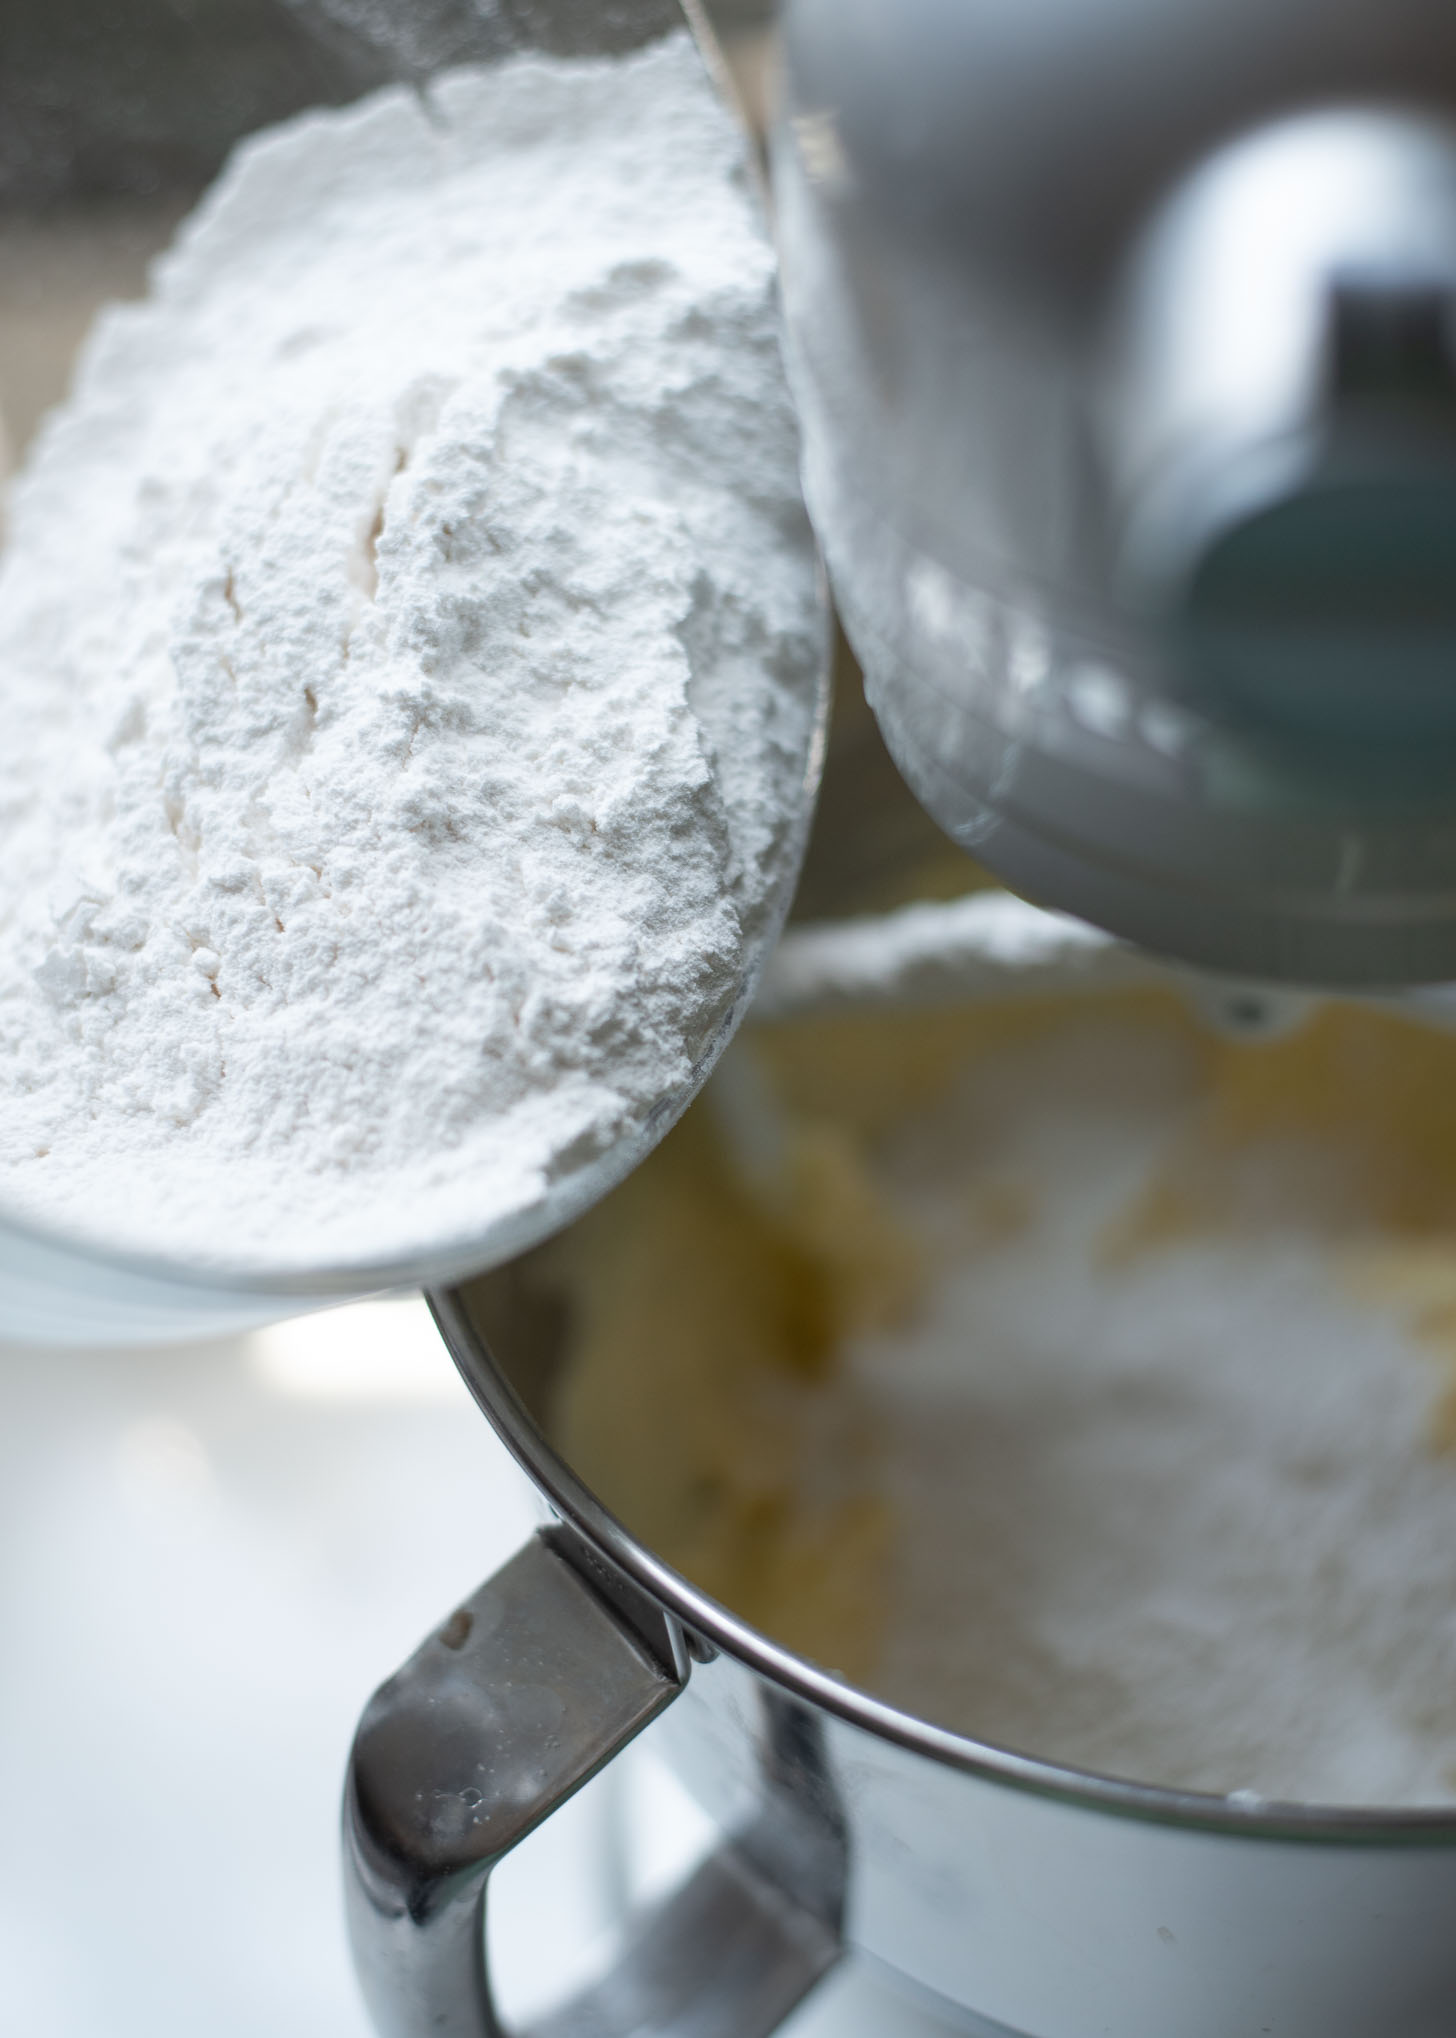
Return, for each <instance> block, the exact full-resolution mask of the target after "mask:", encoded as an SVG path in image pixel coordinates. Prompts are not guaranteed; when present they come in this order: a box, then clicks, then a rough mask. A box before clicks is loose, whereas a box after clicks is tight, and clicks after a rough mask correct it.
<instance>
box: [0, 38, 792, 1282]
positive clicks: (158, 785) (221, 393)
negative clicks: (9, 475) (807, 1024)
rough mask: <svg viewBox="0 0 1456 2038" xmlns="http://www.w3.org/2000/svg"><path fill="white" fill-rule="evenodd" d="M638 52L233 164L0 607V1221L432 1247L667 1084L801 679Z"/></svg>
mask: <svg viewBox="0 0 1456 2038" xmlns="http://www.w3.org/2000/svg"><path fill="white" fill-rule="evenodd" d="M742 161H743V150H742V143H741V140H740V138H739V136H738V134H737V132H736V129H735V126H734V124H733V122H732V120H731V118H730V116H729V115H728V114H727V113H726V111H725V110H724V109H723V108H722V107H721V106H720V105H719V104H718V103H717V101H716V99H715V97H714V94H713V92H712V90H711V88H710V86H709V85H708V83H707V81H706V80H705V78H704V76H703V73H702V70H701V66H700V63H699V60H698V58H697V57H696V55H695V53H694V52H693V50H692V48H691V46H690V44H689V43H688V41H687V39H686V38H685V37H679V38H674V39H672V40H671V41H669V42H668V43H665V44H662V45H659V46H658V47H656V48H654V49H652V50H650V51H648V52H645V53H642V54H639V55H637V56H634V57H632V58H630V59H619V60H601V61H591V62H572V63H567V62H560V61H552V60H547V59H535V58H523V59H519V60H516V61H514V62H512V63H510V64H508V65H505V66H503V67H501V68H500V69H498V70H494V71H486V72H474V71H461V72H457V73H455V74H452V75H449V76H446V77H444V78H442V79H441V80H439V81H438V82H437V83H436V84H435V85H434V86H432V87H431V89H430V91H429V93H428V95H427V96H426V97H424V98H423V99H421V98H419V97H417V96H416V95H414V94H412V93H410V92H407V91H404V90H393V91H388V92H385V93H382V94H379V95H377V96H376V97H374V98H372V99H369V100H367V101H365V102H363V103H362V104H361V105H359V106H356V107H354V108H351V109H348V110H346V111H343V112H328V113H322V114H316V115H311V116H308V117H306V118H304V119H302V120H300V121H297V122H294V123H291V124H289V125H287V126H285V127H283V128H280V129H278V130H276V131H274V132H272V133H270V134H268V135H265V136H263V137H260V138H258V139H255V140H254V141H253V142H252V143H250V144H249V145H247V146H246V147H245V148H244V149H243V150H242V151H241V152H240V153H239V155H238V157H237V158H236V159H235V161H234V162H233V164H232V166H231V167H230V168H229V170H228V171H227V172H226V174H225V175H224V176H223V178H222V179H221V180H220V182H219V184H218V185H217V187H216V188H215V189H214V190H213V192H212V193H211V194H210V195H209V196H208V198H207V199H206V201H205V202H204V204H203V205H202V207H201V208H200V210H199V211H198V213H197V214H196V215H195V216H194V217H193V219H192V220H191V222H190V223H189V224H188V225H187V227H186V228H185V229H184V230H183V233H182V235H181V237H180V240H179V243H178V245H177V247H176V248H175V250H174V251H173V252H172V253H171V254H170V255H169V256H168V257H166V259H165V260H164V261H163V262H162V263H161V265H160V266H159V268H158V271H157V273H156V277H155V282H154V288H153V292H152V296H151V298H150V299H149V300H148V302H146V303H145V304H143V305H139V306H134V307H127V308H124V309H119V310H116V311H113V312H111V313H110V314H108V315H107V317H106V318H105V319H104V320H103V321H102V323H101V325H100V327H99V328H98V331H97V332H96V334H95V335H94V337H93V339H92V341H91V343H90V346H89V350H88V352H87V354H86V356H85V357H84V360H83V365H82V370H81V373H80V377H79V381H78V386H77V389H76V392H75V394H74V396H73V397H72V399H71V400H70V402H69V403H68V404H67V405H66V406H65V407H64V409H63V410H62V411H61V412H60V413H58V414H57V415H56V417H55V418H54V419H53V420H52V421H51V423H50V426H49V428H48V429H47V431H46V432H45V434H44V435H43V438H42V441H41V443H40V446H39V449H38V452H37V453H36V455H35V457H34V459H33V460H32V462H31V464H30V467H29V469H28V471H27V472H26V474H25V475H24V476H23V477H22V479H21V481H20V482H19V484H18V486H17V490H16V494H15V499H14V503H13V513H12V519H11V534H10V543H9V547H8V552H7V555H6V558H5V561H4V566H3V571H0V688H3V700H4V705H5V720H6V737H5V744H4V746H3V751H0V854H3V861H4V869H5V883H4V887H3V892H0V1097H3V1110H0V1201H3V1203H4V1204H5V1206H6V1207H8V1208H9V1209H10V1210H12V1211H14V1212H17V1213H20V1214H23V1215H26V1216H29V1217H33V1218H36V1219H39V1220H43V1221H45V1222H55V1223H60V1224H62V1225H64V1226H66V1227H68V1228H70V1229H72V1230H78V1231H80V1232H82V1233H84V1234H88V1235H92V1236H96V1237H99V1238H101V1239H103V1240H106V1241H109V1242H114V1243H116V1244H118V1245H123V1246H136V1247H143V1248H147V1249H150V1250H152V1251H156V1252H164V1253H167V1254H169V1255H175V1256H187V1257H191V1258H195V1259H200V1260H204V1261H207V1262H212V1263H216V1264H220V1265H237V1266H248V1265H269V1266H277V1267H283V1266H308V1265H318V1264H323V1263H330V1262H333V1263H338V1262H349V1261H364V1260H370V1259H373V1258H376V1257H379V1256H388V1255H394V1254H398V1253H403V1252H406V1251H413V1250H418V1249H421V1248H425V1247H428V1246H430V1245H433V1244H437V1243H439V1242H441V1241H446V1240H454V1239H462V1238H469V1237H470V1236H472V1235H478V1234H480V1233H481V1232H483V1231H484V1230H485V1228H486V1227H487V1226H488V1225H491V1224H492V1223H495V1222H496V1221H498V1220H500V1219H502V1218H503V1217H506V1216H508V1215H509V1214H510V1213H512V1212H517V1211H522V1210H529V1209H530V1208H531V1207H532V1206H533V1205H535V1204H538V1203H539V1201H540V1199H541V1197H542V1194H543V1191H544V1190H545V1188H546V1186H547V1184H548V1183H549V1182H551V1181H552V1180H553V1179H559V1178H560V1176H561V1175H562V1173H563V1171H566V1170H570V1169H573V1168H575V1167H577V1166H579V1165H581V1164H582V1163H584V1162H586V1161H589V1160H590V1159H591V1158H592V1157H593V1156H595V1155H598V1154H600V1153H601V1152H603V1151H604V1150H605V1149H606V1148H607V1147H608V1146H609V1145H610V1144H611V1143H612V1142H615V1141H617V1140H619V1139H622V1138H623V1137H624V1136H629V1135H631V1134H632V1133H634V1132H638V1131H640V1130H641V1128H643V1127H644V1126H645V1125H646V1124H647V1123H648V1122H649V1120H650V1119H651V1116H652V1114H653V1112H654V1110H655V1109H656V1108H658V1107H660V1106H661V1105H662V1104H663V1102H664V1100H669V1099H674V1098H676V1097H680V1095H681V1094H682V1092H683V1089H684V1086H685V1085H686V1084H687V1082H688V1081H689V1080H690V1075H691V1071H692V1069H693V1066H694V1064H695V1062H696V1061H697V1060H698V1059H699V1058H700V1057H701V1056H702V1055H703V1053H704V1051H705V1049H706V1048H707V1047H708V1045H709V1044H710V1042H711V1040H712V1039H713V1037H714V1035H715V1033H716V1031H717V1030H718V1029H719V1028H720V1027H721V1025H722V1024H723V1022H724V1020H725V1017H726V1015H727V1014H728V1013H729V1011H730V1010H731V1008H732V1005H733V1002H734V999H735V996H736V994H737V992H738V989H739V986H740V983H741V979H742V974H743V971H744V969H745V966H746V963H747V962H748V960H749V959H750V958H751V956H752V954H753V952H754V949H755V946H756V945H757V944H759V943H761V941H762V939H763V938H764V933H765V929H766V926H767V923H768V922H769V921H770V920H771V918H772V913H773V907H774V902H775V899H776V896H777V894H778V893H779V892H780V891H781V889H782V886H783V883H784V880H785V878H786V875H787V873H788V869H789V866H790V865H791V863H792V860H793V855H794V853H795V849H796V841H795V836H796V825H797V816H798V814H799V812H800V810H801V807H802V794H801V786H802V781H803V774H804V765H805V756H806V751H807V746H808V744H809V742H810V740H811V729H812V721H813V704H814V692H815V674H816V670H817V666H818V660H819V655H820V642H819V622H818V608H817V593H816V587H815V578H814V566H813V559H812V553H811V547H810V544H809V540H808V536H807V531H806V527H805V524H804V522H803V517H802V512H801V509H800V506H799V498H798V489H797V481H796V457H797V448H796V441H795V434H794V426H793V420H792V414H791V411H790V407H789V402H788V397H787V394H786V390H785V386H784V382H783V376H782V370H781V366H780V362H779V356H778V345H777V333H776V315H775V306H774V280H773V265H772V256H771V253H770V250H769V248H768V245H767V243H766V241H765V238H764V236H763V233H762V229H761V227H760V225H759V224H758V222H757V220H756V217H755V212H754V205H753V201H752V198H751V196H750V194H749V192H748V191H747V189H746V187H745V181H744V177H743V171H742Z"/></svg>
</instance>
